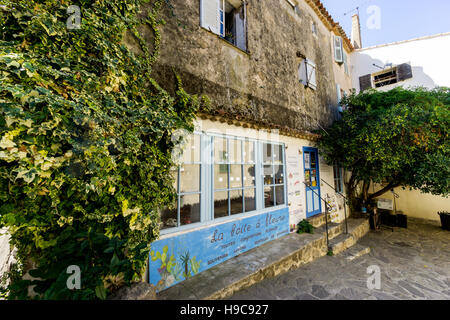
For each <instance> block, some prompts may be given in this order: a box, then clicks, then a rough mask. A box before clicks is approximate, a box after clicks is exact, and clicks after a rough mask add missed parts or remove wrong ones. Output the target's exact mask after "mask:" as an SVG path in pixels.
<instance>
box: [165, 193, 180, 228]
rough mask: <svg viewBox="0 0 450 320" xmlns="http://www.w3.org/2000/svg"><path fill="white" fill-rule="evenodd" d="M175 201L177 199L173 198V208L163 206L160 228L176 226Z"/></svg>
mask: <svg viewBox="0 0 450 320" xmlns="http://www.w3.org/2000/svg"><path fill="white" fill-rule="evenodd" d="M176 203H177V200H175V204H174V206H175V208H174V209H168V208H165V209H163V210H161V230H164V229H169V228H175V227H177V226H178V223H177V205H176Z"/></svg>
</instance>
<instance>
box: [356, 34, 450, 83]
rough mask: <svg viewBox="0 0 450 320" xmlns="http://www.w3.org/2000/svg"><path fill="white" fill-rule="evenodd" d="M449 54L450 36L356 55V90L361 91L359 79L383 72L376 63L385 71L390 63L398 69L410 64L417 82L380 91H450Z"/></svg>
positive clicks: (438, 36) (427, 38)
mask: <svg viewBox="0 0 450 320" xmlns="http://www.w3.org/2000/svg"><path fill="white" fill-rule="evenodd" d="M449 52H450V33H446V34H441V35H436V36H430V37H425V38H420V39H413V40H408V41H401V42H397V43H393V44H387V45H381V46H376V47H371V48H365V49H360V50H357V51H355V52H354V53H353V54H352V64H353V66H354V68H353V72H352V75H353V87H354V88H356V89H357V90H358V91H359V77H361V76H363V75H366V74H369V73H374V72H377V71H380V70H381V69H379V68H377V67H375V66H373V65H372V64H373V63H375V64H377V65H378V66H381V67H383V66H384V65H385V64H387V63H392V64H393V65H394V66H395V65H398V64H402V63H407V62H409V63H410V64H411V67H412V72H413V78H411V79H408V80H406V81H402V82H399V83H396V84H393V85H389V86H385V87H382V88H380V90H390V89H392V88H394V87H396V86H403V87H409V86H413V87H414V86H425V87H427V88H434V87H436V86H447V87H450V63H449V62H448V55H449Z"/></svg>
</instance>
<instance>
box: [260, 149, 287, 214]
mask: <svg viewBox="0 0 450 320" xmlns="http://www.w3.org/2000/svg"><path fill="white" fill-rule="evenodd" d="M283 154H284V152H283V146H282V145H279V144H270V143H264V144H263V165H264V167H263V179H264V180H263V181H264V208H270V207H274V206H279V205H283V204H285V195H284V183H285V178H284V164H283V163H284V162H283Z"/></svg>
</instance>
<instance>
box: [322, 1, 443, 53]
mask: <svg viewBox="0 0 450 320" xmlns="http://www.w3.org/2000/svg"><path fill="white" fill-rule="evenodd" d="M321 1H322V3H323V5H324V6H325V8H326V9H327V10H328V12H329V13H330V14H331V16H332V17H333V19H334V21H337V22H339V24H340V25H341V26H342V28H343V29H344V30H345V32H346V33H347V36H348V37H349V38H350V36H351V24H352V23H351V17H352V15H353V14H355V13H356V10H354V11H352V10H353V9H355V8H356V7H359V14H360V20H361V34H362V35H361V37H362V45H363V47H370V46H374V45H379V44H384V43H390V42H395V41H401V40H408V39H413V38H418V37H423V36H428V35H432V34H437V33H444V32H450V1H449V0H321ZM374 5H375V6H378V7H379V9H380V10H379V12H380V18H381V19H380V20H379V21H380V24H379V26H380V29H376V27H377V25H376V24H373V22H375V23H376V21H375V20H373V18H374V17H375V16H374V13H375V11H372V12H370V13H371V14H368V13H367V9H368V8H369V7H370V6H374ZM349 11H352V12H350V13H348V12H349ZM344 13H348V14H347V15H344ZM370 17H372V19H369V18H370ZM368 21H369V22H372V28H368V25H367V22H368Z"/></svg>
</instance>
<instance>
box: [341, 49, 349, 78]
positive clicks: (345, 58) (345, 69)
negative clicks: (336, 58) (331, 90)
mask: <svg viewBox="0 0 450 320" xmlns="http://www.w3.org/2000/svg"><path fill="white" fill-rule="evenodd" d="M342 53H343V54H344V71H345V74H347V75H348V60H347V54H346V53H345V51H344V50H342Z"/></svg>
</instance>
